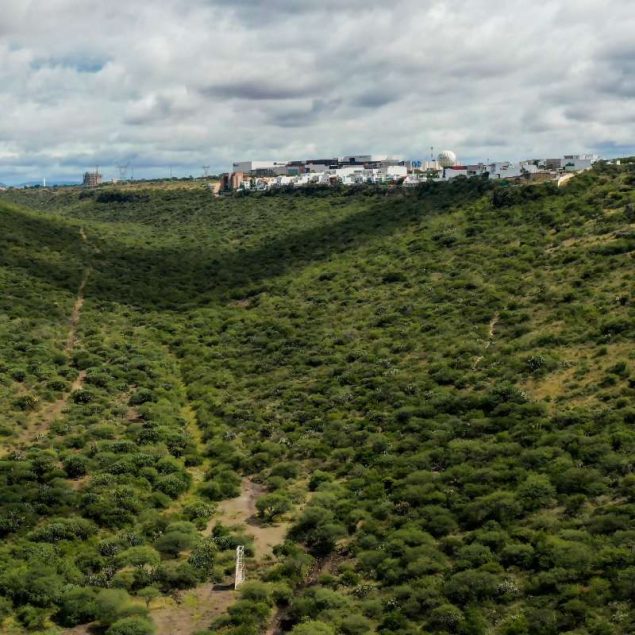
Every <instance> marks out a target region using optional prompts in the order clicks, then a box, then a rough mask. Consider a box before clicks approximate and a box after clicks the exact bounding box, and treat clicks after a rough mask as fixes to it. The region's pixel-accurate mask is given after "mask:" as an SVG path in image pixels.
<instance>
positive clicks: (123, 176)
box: [117, 163, 130, 181]
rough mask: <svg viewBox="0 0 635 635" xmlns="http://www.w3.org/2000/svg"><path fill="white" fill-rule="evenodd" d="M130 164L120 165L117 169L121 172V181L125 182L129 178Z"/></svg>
mask: <svg viewBox="0 0 635 635" xmlns="http://www.w3.org/2000/svg"><path fill="white" fill-rule="evenodd" d="M129 165H130V163H126V164H125V165H118V166H117V169H118V170H119V180H120V181H125V180H127V178H128V166H129Z"/></svg>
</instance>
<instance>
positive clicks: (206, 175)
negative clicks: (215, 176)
mask: <svg viewBox="0 0 635 635" xmlns="http://www.w3.org/2000/svg"><path fill="white" fill-rule="evenodd" d="M203 176H204V177H205V178H207V177H208V176H209V165H204V166H203Z"/></svg>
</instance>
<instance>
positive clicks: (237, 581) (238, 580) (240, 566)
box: [234, 545, 245, 589]
mask: <svg viewBox="0 0 635 635" xmlns="http://www.w3.org/2000/svg"><path fill="white" fill-rule="evenodd" d="M244 581H245V547H244V546H243V545H238V547H236V574H235V576H234V589H237V588H238V587H239V586H240V585H241V584H242V583H243V582H244Z"/></svg>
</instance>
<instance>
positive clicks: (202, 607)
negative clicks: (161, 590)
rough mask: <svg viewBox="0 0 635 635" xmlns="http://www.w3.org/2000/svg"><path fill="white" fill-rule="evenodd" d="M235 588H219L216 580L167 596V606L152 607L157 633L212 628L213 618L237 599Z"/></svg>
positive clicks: (181, 633) (165, 634)
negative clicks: (171, 596)
mask: <svg viewBox="0 0 635 635" xmlns="http://www.w3.org/2000/svg"><path fill="white" fill-rule="evenodd" d="M235 598H236V596H235V591H234V590H233V589H219V588H216V587H215V586H214V585H213V584H212V583H209V584H202V585H201V586H199V587H196V588H195V589H191V590H188V591H183V592H181V593H179V594H177V595H176V596H175V598H174V599H173V598H167V599H165V600H164V602H163V604H164V605H163V606H160V607H159V608H156V609H153V610H151V613H150V615H151V617H152V619H153V620H154V623H155V624H156V626H157V635H192V634H193V633H196V632H197V631H201V630H205V629H208V628H209V626H210V624H211V623H212V621H213V620H214V619H215V618H217V617H218V616H219V615H221V614H222V613H224V612H225V611H226V610H227V609H228V608H229V606H230V605H231V604H232V603H233V602H234V600H235Z"/></svg>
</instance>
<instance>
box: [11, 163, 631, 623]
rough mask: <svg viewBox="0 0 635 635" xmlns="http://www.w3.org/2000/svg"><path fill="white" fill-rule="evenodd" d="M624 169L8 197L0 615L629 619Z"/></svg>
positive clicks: (140, 619)
mask: <svg viewBox="0 0 635 635" xmlns="http://www.w3.org/2000/svg"><path fill="white" fill-rule="evenodd" d="M634 184H635V163H629V162H626V163H625V164H623V165H622V166H621V167H618V166H607V165H600V166H598V167H597V168H596V169H595V170H594V171H592V172H588V173H585V174H583V175H581V176H578V177H576V178H575V179H574V180H573V181H572V182H570V183H569V184H568V185H567V187H565V188H562V189H561V190H557V189H555V188H553V187H551V186H550V185H537V186H529V187H526V188H503V187H500V186H494V185H492V184H490V183H488V182H486V181H480V180H476V179H473V180H470V181H467V180H460V179H457V180H456V181H455V182H452V183H450V184H431V185H426V186H422V187H421V188H420V189H418V190H416V191H411V192H404V191H398V190H397V191H394V192H388V193H387V192H385V191H381V190H373V189H361V190H359V191H358V190H346V191H332V190H324V189H321V188H318V189H316V190H315V191H310V192H309V191H305V192H303V191H293V192H283V193H278V194H275V195H270V194H265V195H253V196H249V197H238V196H237V197H228V198H223V199H214V198H212V197H211V195H210V193H209V192H207V191H201V192H197V191H193V190H188V191H179V190H165V191H162V190H157V189H148V190H145V191H142V192H139V191H135V192H134V193H131V192H127V191H121V190H116V189H114V190H113V189H110V190H109V189H103V190H101V191H99V192H98V193H96V194H93V193H92V192H91V193H89V194H86V193H85V192H79V191H78V190H74V189H68V190H58V191H47V190H40V191H8V192H6V193H5V194H3V196H2V198H1V199H0V227H1V229H2V231H0V285H1V288H2V295H1V296H0V402H1V404H2V408H1V409H0V435H2V436H1V437H0V438H1V439H2V445H3V450H2V458H1V459H0V536H1V537H2V545H1V546H0V621H1V622H0V623H2V625H3V626H2V629H4V630H3V631H2V632H7V633H14V632H15V633H20V632H22V631H32V632H50V633H54V632H57V631H56V629H59V630H61V628H63V627H70V626H74V625H76V624H83V623H87V622H92V621H95V622H97V623H98V624H99V625H101V627H102V629H103V630H104V631H105V632H107V633H109V634H110V635H123V634H130V633H135V634H136V633H151V632H153V628H154V627H153V625H152V620H151V611H149V608H148V607H151V606H152V602H153V601H156V598H159V597H160V596H162V595H165V594H169V593H172V592H174V591H175V590H178V589H185V588H191V587H195V586H196V585H199V584H202V583H205V582H210V581H215V582H227V581H229V580H230V579H231V573H232V566H233V550H234V548H235V547H236V545H237V544H247V545H248V554H249V553H251V546H250V543H249V541H248V539H247V538H245V536H242V535H240V534H239V533H237V532H236V531H235V530H230V529H228V528H226V527H224V526H223V525H222V524H220V523H218V522H216V521H215V514H216V506H217V505H218V501H220V500H223V499H227V498H232V497H234V496H237V494H238V493H239V490H240V482H241V478H242V477H244V476H249V477H250V478H252V479H254V480H255V481H257V482H260V483H262V484H264V485H265V486H266V488H267V490H268V493H267V494H265V495H264V496H263V497H261V499H260V500H259V501H258V502H257V507H258V511H259V514H260V515H261V517H262V518H263V520H264V521H265V522H269V521H271V520H275V519H277V518H279V517H281V516H285V517H287V518H290V519H291V520H292V525H291V528H290V530H289V533H288V536H287V539H286V541H285V542H284V543H283V544H281V545H279V546H278V547H276V549H275V558H274V559H273V560H272V561H270V562H269V563H265V564H262V563H260V564H259V566H258V567H255V566H253V565H252V566H251V568H250V573H249V578H250V579H251V580H252V581H251V582H249V583H248V584H246V585H245V586H244V587H243V590H242V592H241V593H240V596H239V597H238V598H237V601H236V602H235V603H234V604H233V605H232V606H231V607H230V609H229V611H228V612H227V614H226V615H225V616H223V617H221V618H219V619H218V620H217V621H216V622H215V623H214V624H210V625H209V629H210V630H209V632H210V633H234V634H236V635H237V634H243V635H245V634H250V633H261V632H264V631H265V630H266V628H267V625H268V624H269V623H270V622H271V620H272V619H274V618H275V621H276V624H277V625H278V627H279V628H280V630H282V631H283V632H288V631H290V632H293V633H295V634H296V635H299V634H309V633H310V634H312V635H313V634H315V635H319V634H322V633H323V634H334V633H338V634H339V633H342V634H344V635H356V634H363V633H373V632H379V633H385V634H391V633H393V634H400V635H401V634H410V633H413V634H414V633H431V634H442V633H460V634H464V635H478V634H481V633H483V634H485V633H496V634H500V635H524V634H528V635H552V634H553V635H555V634H557V633H575V634H579V635H583V634H589V635H605V634H606V635H609V634H612V633H617V634H626V633H632V632H634V631H635V613H634V612H633V609H632V600H633V596H634V594H635V529H634V524H633V523H634V519H635V475H633V473H632V468H633V456H634V453H635V432H634V430H633V425H634V424H635V407H634V404H633V395H634V394H635V375H634V374H633V364H634V359H635V355H634V349H633V347H632V341H633V335H634V334H635V327H634V324H635V321H634V320H633V295H632V294H633V286H632V285H633V249H634V247H635V227H634V223H635V214H634V212H633V205H634V203H635V193H634V189H633V187H634ZM80 228H81V232H80ZM83 278H85V286H84V287H83V294H84V295H85V302H84V305H83V307H82V312H81V319H80V320H79V322H78V324H77V333H76V337H75V341H73V342H72V345H69V340H68V330H69V316H70V315H71V312H72V308H73V303H74V302H75V299H76V295H77V293H78V289H79V287H80V284H81V282H82V279H83ZM78 378H79V381H80V383H74V382H77V381H78ZM73 387H74V388H73ZM36 433H37V434H36ZM247 532H248V529H247Z"/></svg>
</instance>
